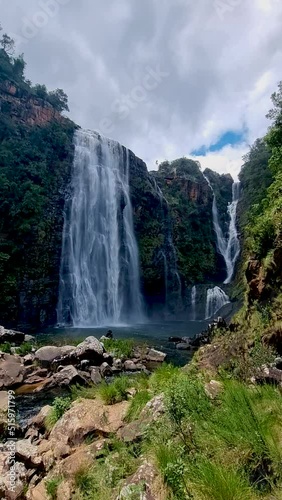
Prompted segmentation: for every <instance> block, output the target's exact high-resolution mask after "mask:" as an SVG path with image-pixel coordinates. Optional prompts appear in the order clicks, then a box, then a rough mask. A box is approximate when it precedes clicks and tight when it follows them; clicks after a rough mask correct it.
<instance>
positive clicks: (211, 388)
mask: <svg viewBox="0 0 282 500" xmlns="http://www.w3.org/2000/svg"><path fill="white" fill-rule="evenodd" d="M222 391H223V384H222V383H221V382H218V381H217V380H211V381H210V382H208V383H207V384H205V393H206V395H207V396H208V397H209V398H210V399H216V398H218V396H219V395H220V394H221V393H222Z"/></svg>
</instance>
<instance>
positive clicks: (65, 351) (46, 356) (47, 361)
mask: <svg viewBox="0 0 282 500" xmlns="http://www.w3.org/2000/svg"><path fill="white" fill-rule="evenodd" d="M74 349H75V347H74V346H62V347H57V346H45V347H40V349H38V350H37V351H36V353H35V361H37V362H38V363H39V364H40V366H42V367H43V368H49V367H50V366H51V364H52V362H53V361H54V360H55V359H57V358H60V357H63V356H66V355H69V354H70V353H71V352H73V351H74Z"/></svg>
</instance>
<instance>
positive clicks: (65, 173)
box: [0, 81, 75, 328]
mask: <svg viewBox="0 0 282 500" xmlns="http://www.w3.org/2000/svg"><path fill="white" fill-rule="evenodd" d="M0 106H1V108H0V109H1V112H0V165H1V169H0V177H1V182H0V281H1V290H0V317H1V320H2V322H3V323H4V324H5V325H7V326H10V325H11V326H15V325H17V326H19V327H22V328H24V327H30V326H32V327H34V328H39V327H42V326H44V325H46V324H52V323H55V322H56V305H57V293H58V284H59V269H60V254H61V240H62V228H63V211H64V203H65V197H66V194H67V190H68V183H69V180H70V177H71V168H72V157H73V147H72V137H73V132H74V128H75V126H74V124H73V123H72V122H70V121H69V120H67V119H65V118H63V117H62V116H61V115H60V113H59V112H58V111H57V110H56V109H54V108H53V107H52V106H51V105H50V104H49V103H48V102H46V101H44V100H43V99H39V98H35V97H34V96H32V95H30V94H29V93H28V92H27V91H24V90H22V89H21V88H19V87H17V85H15V84H12V83H8V82H3V81H2V83H1V86H0Z"/></svg>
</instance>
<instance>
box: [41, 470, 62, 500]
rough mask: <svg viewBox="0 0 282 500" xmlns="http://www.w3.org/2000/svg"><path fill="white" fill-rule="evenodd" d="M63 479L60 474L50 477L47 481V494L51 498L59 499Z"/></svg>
mask: <svg viewBox="0 0 282 500" xmlns="http://www.w3.org/2000/svg"><path fill="white" fill-rule="evenodd" d="M62 481H63V477H61V476H58V477H53V478H52V479H48V480H47V481H46V482H45V485H46V491H47V495H48V496H49V497H50V498H51V500H57V491H58V488H59V486H60V484H61V482H62Z"/></svg>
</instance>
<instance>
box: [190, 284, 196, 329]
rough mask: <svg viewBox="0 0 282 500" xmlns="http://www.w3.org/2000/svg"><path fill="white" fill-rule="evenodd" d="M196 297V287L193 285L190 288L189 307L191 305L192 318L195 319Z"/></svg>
mask: <svg viewBox="0 0 282 500" xmlns="http://www.w3.org/2000/svg"><path fill="white" fill-rule="evenodd" d="M196 298H197V288H196V287H195V286H193V288H192V290H191V307H192V320H193V321H195V320H196Z"/></svg>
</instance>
